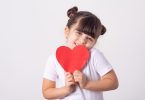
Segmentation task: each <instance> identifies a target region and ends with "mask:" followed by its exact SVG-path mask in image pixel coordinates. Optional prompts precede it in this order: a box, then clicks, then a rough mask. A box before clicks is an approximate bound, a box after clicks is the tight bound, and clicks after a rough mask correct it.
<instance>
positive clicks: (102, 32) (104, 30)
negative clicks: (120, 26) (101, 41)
mask: <svg viewBox="0 0 145 100" xmlns="http://www.w3.org/2000/svg"><path fill="white" fill-rule="evenodd" d="M105 32H106V28H105V26H104V25H102V30H101V35H104V34H105Z"/></svg>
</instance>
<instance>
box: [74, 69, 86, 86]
mask: <svg viewBox="0 0 145 100" xmlns="http://www.w3.org/2000/svg"><path fill="white" fill-rule="evenodd" d="M73 76H74V80H75V82H78V83H79V85H80V87H81V88H85V86H86V84H87V82H88V81H87V78H86V76H85V75H84V74H83V73H82V72H80V71H78V70H76V71H75V72H74V73H73Z"/></svg>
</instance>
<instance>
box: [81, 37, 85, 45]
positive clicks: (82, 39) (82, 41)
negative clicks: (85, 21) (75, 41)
mask: <svg viewBox="0 0 145 100" xmlns="http://www.w3.org/2000/svg"><path fill="white" fill-rule="evenodd" d="M80 44H82V45H84V44H86V38H85V37H82V38H80Z"/></svg>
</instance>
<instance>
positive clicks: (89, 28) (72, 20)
mask: <svg viewBox="0 0 145 100" xmlns="http://www.w3.org/2000/svg"><path fill="white" fill-rule="evenodd" d="M67 16H68V17H69V20H68V22H67V27H68V28H71V26H72V25H74V24H76V23H77V22H79V25H78V28H77V30H78V31H80V32H83V33H85V34H87V35H90V36H91V37H93V38H98V37H99V36H100V35H103V34H104V33H105V32H106V28H105V26H104V25H102V24H101V21H100V19H99V18H98V17H97V16H95V15H94V14H92V13H91V12H88V11H79V12H78V8H77V7H76V6H75V7H73V8H70V9H69V10H68V11H67Z"/></svg>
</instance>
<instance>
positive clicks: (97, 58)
mask: <svg viewBox="0 0 145 100" xmlns="http://www.w3.org/2000/svg"><path fill="white" fill-rule="evenodd" d="M90 53H91V54H90V59H89V61H88V62H87V64H86V65H85V67H84V68H83V70H82V72H83V73H84V74H85V75H86V77H87V79H88V80H98V79H100V77H102V76H103V75H105V74H106V73H108V72H109V71H111V70H112V66H111V64H110V63H109V62H108V61H107V59H106V58H105V57H104V55H103V54H102V53H101V52H100V51H99V50H98V49H96V48H92V49H90ZM43 78H45V79H49V80H52V81H55V82H56V85H57V87H63V86H65V71H64V69H63V68H62V67H61V65H60V64H59V63H58V61H57V59H56V55H55V53H54V54H52V55H50V56H49V58H48V60H47V63H46V67H45V70H44V74H43ZM58 100H103V94H102V92H97V91H90V90H86V89H81V88H80V87H79V86H77V88H76V91H75V92H73V93H72V94H70V95H69V96H67V97H65V98H61V99H58Z"/></svg>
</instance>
